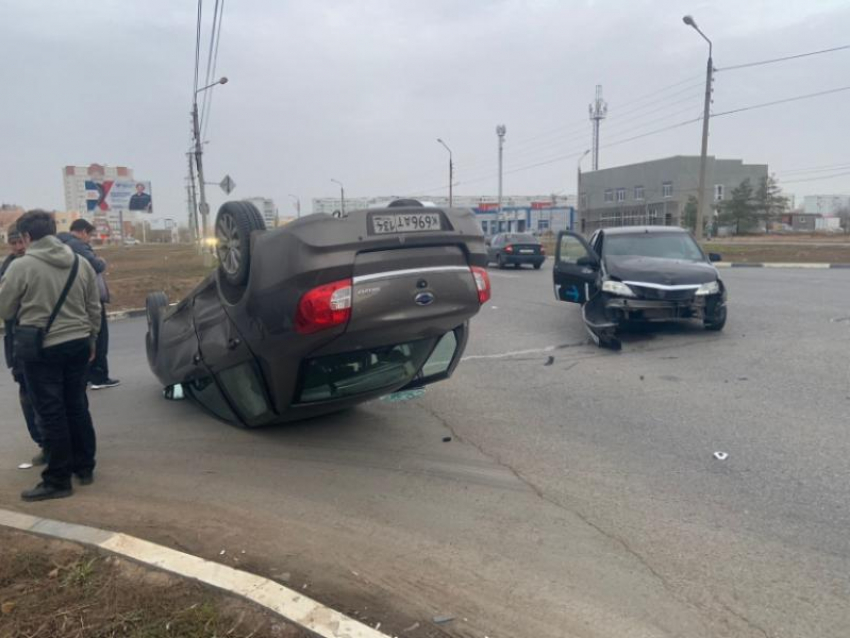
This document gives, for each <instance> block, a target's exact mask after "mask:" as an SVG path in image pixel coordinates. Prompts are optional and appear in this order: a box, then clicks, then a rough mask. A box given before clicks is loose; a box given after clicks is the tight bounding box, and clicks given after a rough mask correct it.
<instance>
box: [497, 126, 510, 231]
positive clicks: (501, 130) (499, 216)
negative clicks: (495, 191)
mask: <svg viewBox="0 0 850 638" xmlns="http://www.w3.org/2000/svg"><path fill="white" fill-rule="evenodd" d="M507 131H508V129H507V128H506V127H505V125H504V124H499V125H498V126H497V127H496V135H497V136H498V137H499V204H498V211H499V212H498V213H497V215H496V219H497V220H499V222H498V225H499V231H500V232H501V225H502V153H503V148H504V146H505V133H507Z"/></svg>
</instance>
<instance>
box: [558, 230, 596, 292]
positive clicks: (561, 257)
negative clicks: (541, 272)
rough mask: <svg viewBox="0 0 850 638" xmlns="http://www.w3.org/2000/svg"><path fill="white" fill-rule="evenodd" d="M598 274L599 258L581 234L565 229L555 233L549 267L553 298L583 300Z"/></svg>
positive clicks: (591, 289)
mask: <svg viewBox="0 0 850 638" xmlns="http://www.w3.org/2000/svg"><path fill="white" fill-rule="evenodd" d="M598 273H599V257H598V255H597V254H596V252H595V251H594V250H593V249H592V248H591V247H590V245H589V244H588V243H587V242H586V241H585V240H584V237H582V236H581V235H579V234H577V233H572V232H569V231H561V232H560V233H558V241H557V243H556V244H555V266H554V268H553V270H552V279H553V283H554V285H555V298H556V299H558V300H560V301H568V302H571V303H578V304H583V303H585V302H586V301H587V300H588V299H589V298H590V297H592V296H593V295H594V293H595V290H596V277H597V275H598Z"/></svg>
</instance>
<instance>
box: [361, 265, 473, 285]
mask: <svg viewBox="0 0 850 638" xmlns="http://www.w3.org/2000/svg"><path fill="white" fill-rule="evenodd" d="M431 272H465V273H468V274H472V271H471V270H470V269H469V266H432V267H430V268H409V269H407V270H390V271H387V272H376V273H372V274H371V275H358V276H357V277H355V278H354V285H355V286H356V285H357V284H362V283H366V282H367V281H379V280H384V279H398V278H399V277H407V276H409V275H419V274H425V273H431Z"/></svg>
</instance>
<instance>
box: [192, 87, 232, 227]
mask: <svg viewBox="0 0 850 638" xmlns="http://www.w3.org/2000/svg"><path fill="white" fill-rule="evenodd" d="M218 84H227V78H226V77H222V78H220V79H219V80H217V81H215V82H213V83H212V84H210V85H208V86H204V87H202V88H200V89H198V90H197V91H195V95H194V96H193V98H192V133H193V134H194V137H195V166H196V167H197V169H198V187H199V189H200V195H201V202H200V205H199V207H200V209H201V219H202V220H203V221H202V223H203V229H202V231H201V238H202V241H203V240H204V239H206V238H207V216H208V215H209V212H210V205H209V204H207V192H206V188H205V183H204V164H203V161H202V160H201V158H202V156H203V154H204V150H203V144H202V142H201V123H200V119H199V117H198V93H201V92H202V91H206V90H207V89H211V88H212V87H214V86H216V85H218Z"/></svg>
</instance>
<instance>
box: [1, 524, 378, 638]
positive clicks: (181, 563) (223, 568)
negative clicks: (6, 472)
mask: <svg viewBox="0 0 850 638" xmlns="http://www.w3.org/2000/svg"><path fill="white" fill-rule="evenodd" d="M0 525H2V526H3V527H11V528H13V529H17V530H21V531H24V532H31V533H34V534H39V535H41V536H49V537H51V538H58V539H62V540H69V541H74V542H77V543H82V544H84V545H90V546H94V547H98V548H100V549H103V550H104V551H107V552H111V553H113V554H118V555H119V556H124V557H126V558H129V559H131V560H134V561H136V562H139V563H143V564H145V565H149V566H150V567H154V568H156V569H161V570H163V571H166V572H170V573H172V574H177V575H178V576H183V577H184V578H190V579H192V580H197V581H199V582H202V583H205V584H207V585H210V586H212V587H215V588H216V589H221V590H223V591H225V592H228V593H231V594H234V595H236V596H239V597H240V598H244V599H246V600H249V601H251V602H253V603H255V604H257V605H260V606H261V607H265V608H266V609H268V610H270V611H272V612H274V613H275V614H277V615H279V616H282V617H283V618H285V619H286V620H288V621H289V622H292V623H294V624H296V625H298V626H299V627H302V628H304V629H307V630H308V631H311V632H313V633H314V634H316V635H318V636H322V638H390V637H389V636H388V635H387V634H384V633H381V632H379V631H377V630H376V629H372V628H371V627H369V626H367V625H364V624H363V623H361V622H358V621H357V620H354V619H353V618H349V617H348V616H346V615H344V614H341V613H339V612H338V611H335V610H333V609H331V608H330V607H325V606H324V605H322V604H321V603H320V602H317V601H315V600H313V599H312V598H308V597H307V596H305V595H304V594H303V593H302V592H300V591H296V590H294V589H289V588H288V587H284V586H283V585H280V584H279V583H276V582H275V581H273V580H269V579H268V578H263V577H262V576H257V575H256V574H250V573H248V572H244V571H241V570H238V569H234V568H233V567H228V566H227V565H222V564H221V563H215V562H213V561H208V560H206V559H203V558H200V557H199V556H192V555H191V554H186V553H184V552H179V551H177V550H174V549H170V548H168V547H163V546H162V545H157V544H155V543H151V542H149V541H145V540H141V539H139V538H135V537H133V536H129V535H127V534H121V533H118V532H109V531H106V530H100V529H96V528H94V527H87V526H85V525H73V524H71V523H63V522H61V521H54V520H50V519H46V518H38V517H35V516H30V515H28V514H21V513H19V512H13V511H10V510H3V509H0Z"/></svg>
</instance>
